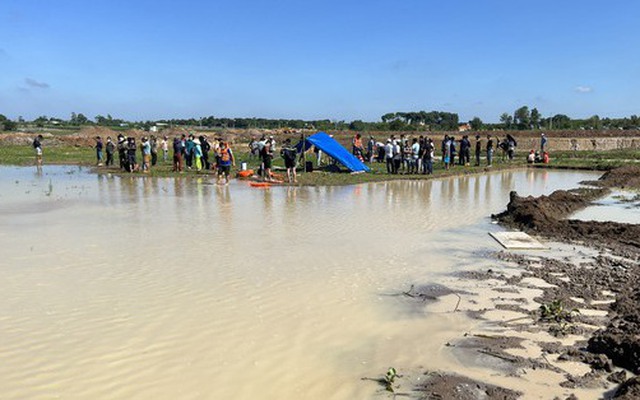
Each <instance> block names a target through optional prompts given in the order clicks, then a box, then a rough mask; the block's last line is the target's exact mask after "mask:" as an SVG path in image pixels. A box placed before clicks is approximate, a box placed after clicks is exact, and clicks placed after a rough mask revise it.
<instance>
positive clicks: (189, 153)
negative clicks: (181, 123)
mask: <svg viewBox="0 0 640 400" xmlns="http://www.w3.org/2000/svg"><path fill="white" fill-rule="evenodd" d="M194 147H195V144H194V143H193V134H191V135H189V138H188V139H187V142H186V143H185V157H186V160H187V169H191V167H192V166H193V148H194Z"/></svg>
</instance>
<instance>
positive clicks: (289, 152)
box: [280, 138, 298, 183]
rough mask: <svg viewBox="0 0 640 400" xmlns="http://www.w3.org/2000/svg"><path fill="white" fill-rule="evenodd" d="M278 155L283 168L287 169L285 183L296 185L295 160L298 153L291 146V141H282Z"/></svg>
mask: <svg viewBox="0 0 640 400" xmlns="http://www.w3.org/2000/svg"><path fill="white" fill-rule="evenodd" d="M280 155H281V156H282V159H283V160H284V166H285V168H286V169H287V181H288V182H289V183H297V181H296V178H297V176H296V158H297V156H298V152H297V151H296V149H295V147H293V146H291V139H289V138H287V139H286V140H285V141H284V146H283V147H282V150H280Z"/></svg>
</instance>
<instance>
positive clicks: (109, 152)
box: [105, 136, 116, 167]
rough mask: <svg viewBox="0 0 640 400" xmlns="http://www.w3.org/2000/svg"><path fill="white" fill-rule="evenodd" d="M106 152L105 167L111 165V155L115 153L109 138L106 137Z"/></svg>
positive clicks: (114, 147)
mask: <svg viewBox="0 0 640 400" xmlns="http://www.w3.org/2000/svg"><path fill="white" fill-rule="evenodd" d="M105 148H106V150H107V162H106V164H107V167H108V166H110V165H113V153H115V151H116V146H115V145H114V144H113V142H112V141H111V136H107V145H106V146H105Z"/></svg>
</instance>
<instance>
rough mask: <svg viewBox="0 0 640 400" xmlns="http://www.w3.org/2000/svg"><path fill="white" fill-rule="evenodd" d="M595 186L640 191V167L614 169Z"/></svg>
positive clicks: (630, 166)
mask: <svg viewBox="0 0 640 400" xmlns="http://www.w3.org/2000/svg"><path fill="white" fill-rule="evenodd" d="M594 184H595V185H597V186H600V187H609V188H610V187H618V188H623V189H640V166H638V165H627V166H624V167H620V168H616V169H612V170H611V171H608V172H606V173H605V174H604V175H602V176H601V177H600V179H599V180H597V181H596V182H594Z"/></svg>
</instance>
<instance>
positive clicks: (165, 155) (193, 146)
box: [34, 134, 235, 183]
mask: <svg viewBox="0 0 640 400" xmlns="http://www.w3.org/2000/svg"><path fill="white" fill-rule="evenodd" d="M95 142H96V143H95V146H94V149H95V151H96V161H97V165H98V166H102V165H103V161H104V154H105V152H106V161H104V164H105V165H106V166H113V163H114V158H115V153H116V152H117V154H118V161H119V163H118V165H119V167H120V168H121V169H122V170H124V171H127V172H138V171H141V172H143V173H148V172H150V171H151V168H152V167H154V166H155V165H156V164H157V163H158V158H159V151H161V152H162V153H161V154H162V160H163V162H165V163H166V162H168V161H169V146H170V145H171V146H172V148H173V159H172V166H173V167H172V170H173V172H178V173H181V172H183V171H184V170H185V169H187V170H192V169H193V170H195V171H209V170H217V172H218V182H220V181H221V180H222V179H223V178H224V180H225V182H226V183H228V182H229V175H230V173H231V167H232V166H235V158H234V156H233V151H232V150H231V148H230V147H229V145H228V144H227V143H226V142H225V141H224V140H222V139H217V140H215V141H213V142H210V141H209V140H208V138H207V137H206V136H204V135H201V136H198V137H195V135H193V134H189V135H188V136H187V135H185V134H183V135H181V136H176V137H175V138H174V139H173V142H172V143H170V141H169V138H168V137H167V136H164V137H163V138H162V139H161V140H160V141H158V139H157V138H156V137H155V136H153V135H152V136H150V137H146V136H143V137H142V138H141V139H140V144H139V145H138V144H137V143H136V139H135V138H133V137H125V136H124V135H122V134H120V135H118V137H117V143H114V142H113V141H112V139H111V137H107V141H106V143H104V142H103V140H102V138H101V137H100V136H97V137H96V138H95ZM34 147H35V144H34ZM138 151H139V152H140V153H139V154H140V155H141V160H142V163H139V162H138V157H137V155H138ZM212 155H213V157H212Z"/></svg>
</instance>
